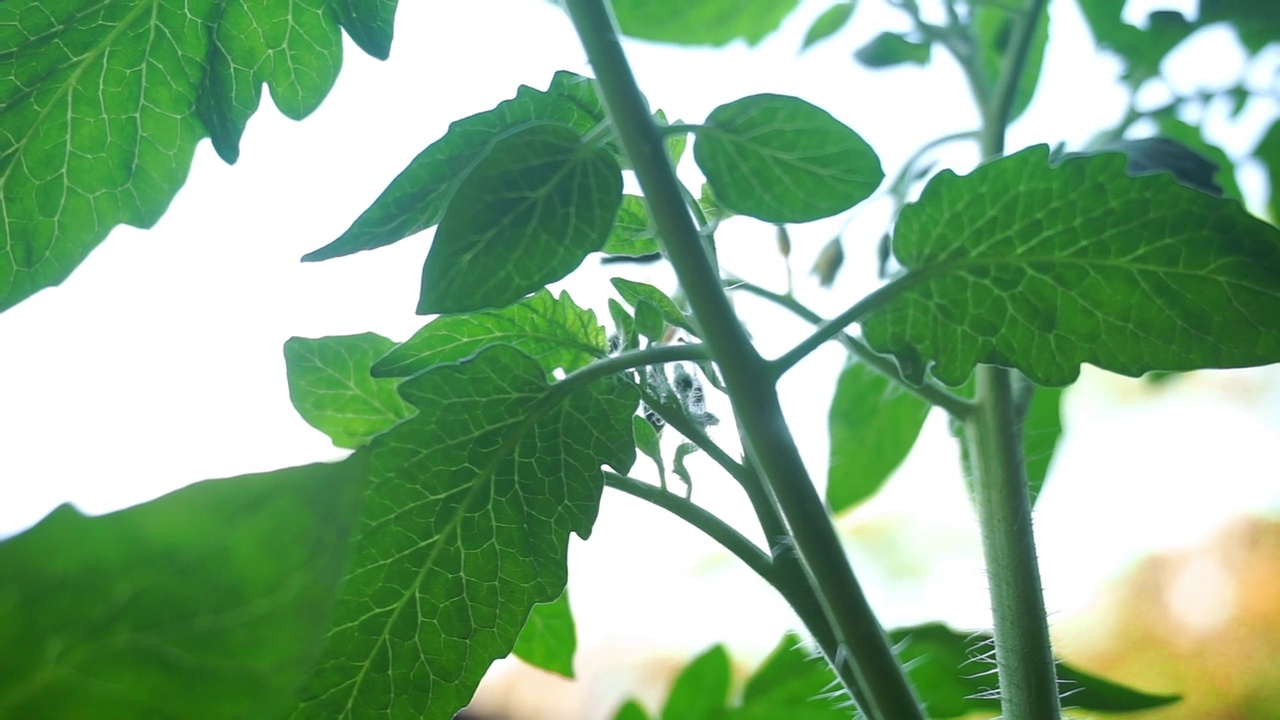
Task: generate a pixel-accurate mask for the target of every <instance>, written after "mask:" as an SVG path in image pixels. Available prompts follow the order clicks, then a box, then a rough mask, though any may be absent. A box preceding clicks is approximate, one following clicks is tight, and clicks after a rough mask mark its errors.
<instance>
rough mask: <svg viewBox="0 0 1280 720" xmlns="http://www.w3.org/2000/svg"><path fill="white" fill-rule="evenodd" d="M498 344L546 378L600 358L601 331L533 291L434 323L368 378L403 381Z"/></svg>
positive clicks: (587, 315) (568, 303)
mask: <svg viewBox="0 0 1280 720" xmlns="http://www.w3.org/2000/svg"><path fill="white" fill-rule="evenodd" d="M496 343H504V344H507V345H511V346H513V347H516V348H519V349H520V351H521V352H523V353H525V354H527V355H529V356H531V357H533V358H534V359H536V360H537V361H538V362H539V363H541V364H542V367H543V368H544V369H545V370H546V371H547V372H548V373H550V372H551V371H552V370H555V369H556V368H562V369H564V370H565V371H566V372H569V371H572V370H577V369H578V368H580V367H583V366H584V365H586V364H587V363H589V362H591V361H592V360H594V359H595V358H597V357H600V356H601V355H603V354H604V350H605V337H604V329H603V328H601V327H600V325H599V324H598V323H597V322H596V315H595V313H594V312H592V311H590V310H583V309H582V308H580V307H578V306H577V305H576V304H574V302H573V298H571V297H569V293H567V292H562V293H560V297H558V298H557V297H555V296H553V295H552V294H551V293H550V292H549V291H547V290H545V289H544V290H539V291H538V292H536V293H534V294H533V295H531V296H530V297H528V298H526V299H524V300H521V301H520V302H518V303H516V304H514V305H508V306H507V307H504V308H500V309H497V310H484V311H481V312H475V313H467V314H463V315H447V316H444V317H440V318H436V319H435V320H432V321H431V322H429V323H427V324H426V325H425V326H423V327H422V329H421V330H419V331H418V332H416V333H414V334H413V337H411V338H409V339H408V340H406V341H405V342H403V343H401V344H399V345H397V346H396V347H395V348H393V349H392V350H391V351H390V352H388V353H387V354H386V356H385V357H383V358H382V359H380V360H378V361H377V362H376V363H374V364H373V369H372V372H373V375H374V377H408V376H410V375H414V374H416V373H419V372H421V371H423V370H426V369H427V368H429V367H432V366H434V365H439V364H441V363H447V362H455V361H457V360H461V359H463V358H465V357H468V356H470V355H473V354H475V353H476V352H477V351H479V350H480V349H481V348H483V347H485V346H486V345H493V344H496Z"/></svg>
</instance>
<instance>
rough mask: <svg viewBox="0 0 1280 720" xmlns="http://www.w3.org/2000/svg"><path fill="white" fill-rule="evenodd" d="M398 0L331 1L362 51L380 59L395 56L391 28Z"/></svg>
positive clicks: (331, 4)
mask: <svg viewBox="0 0 1280 720" xmlns="http://www.w3.org/2000/svg"><path fill="white" fill-rule="evenodd" d="M397 2H398V0H330V2H329V7H332V8H333V9H334V12H336V13H338V17H340V18H342V27H343V28H344V29H345V30H346V31H347V34H348V35H350V36H351V39H352V40H354V41H355V43H356V45H359V46H360V49H361V50H364V51H365V52H367V53H369V54H370V55H372V56H373V57H376V58H378V59H379V60H386V59H387V58H388V57H389V56H390V55H391V25H392V21H393V20H394V19H395V15H396V3H397Z"/></svg>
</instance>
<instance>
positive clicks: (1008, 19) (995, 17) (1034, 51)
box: [972, 3, 1049, 121]
mask: <svg viewBox="0 0 1280 720" xmlns="http://www.w3.org/2000/svg"><path fill="white" fill-rule="evenodd" d="M1015 19H1016V17H1015V15H1014V13H1011V12H1010V11H1009V9H1008V8H1007V7H1006V6H1004V5H988V4H985V3H984V4H981V5H978V6H976V7H974V8H973V20H972V29H973V37H974V46H975V47H976V48H977V49H978V64H979V67H980V68H981V69H982V76H983V77H985V78H986V79H987V82H988V83H989V85H990V87H991V89H994V87H995V84H996V81H997V79H998V78H999V77H1000V72H1001V70H1002V69H1003V67H1004V59H1005V56H1006V55H1007V54H1008V51H1009V43H1010V42H1011V41H1012V39H1013V22H1014V20H1015ZM1048 41H1049V13H1047V12H1042V13H1040V21H1039V22H1038V23H1037V24H1036V29H1035V33H1034V34H1033V35H1032V36H1031V45H1030V47H1029V48H1028V51H1027V59H1026V63H1025V64H1024V65H1023V69H1022V77H1021V78H1019V79H1018V89H1017V92H1015V93H1014V96H1013V106H1012V107H1011V108H1010V112H1009V120H1010V121H1012V120H1014V119H1015V118H1017V117H1018V116H1019V115H1021V114H1022V112H1023V111H1024V110H1026V109H1027V106H1028V105H1030V104H1031V98H1032V96H1033V95H1035V92H1036V83H1038V82H1039V81H1040V68H1041V66H1042V65H1044V48H1045V44H1046V43H1048Z"/></svg>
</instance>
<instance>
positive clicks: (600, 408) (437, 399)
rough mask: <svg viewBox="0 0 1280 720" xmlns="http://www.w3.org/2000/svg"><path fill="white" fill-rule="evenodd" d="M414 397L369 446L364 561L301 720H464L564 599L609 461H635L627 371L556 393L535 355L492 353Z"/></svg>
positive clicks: (415, 390)
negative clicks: (481, 691) (491, 673)
mask: <svg viewBox="0 0 1280 720" xmlns="http://www.w3.org/2000/svg"><path fill="white" fill-rule="evenodd" d="M400 393H401V394H402V395H403V396H404V398H405V399H406V400H408V401H409V402H410V403H411V404H412V405H414V406H415V407H417V408H418V409H419V410H420V412H419V413H418V414H417V415H415V416H414V417H412V418H410V419H409V420H407V421H405V422H403V423H401V424H400V425H398V426H396V427H395V428H393V429H392V430H390V431H389V432H386V433H383V434H382V435H379V436H378V437H377V438H376V439H375V440H374V441H373V443H372V445H371V446H370V450H371V451H372V461H373V478H374V483H373V487H372V489H371V490H370V491H369V493H368V495H367V497H366V499H365V504H366V508H367V509H366V511H365V513H364V516H363V522H362V524H361V527H360V531H359V534H358V537H357V539H356V554H355V558H354V559H353V562H352V563H351V566H350V570H349V572H348V575H347V579H346V584H345V586H344V588H343V593H342V599H341V601H340V602H339V606H338V611H337V619H336V621H335V622H334V625H333V629H332V631H331V632H330V634H329V638H328V643H327V645H326V649H325V651H324V654H323V656H322V658H321V661H320V663H319V664H318V665H317V667H316V671H315V674H314V675H313V676H312V678H311V680H310V681H309V682H308V684H307V685H306V687H305V689H304V692H303V695H302V697H303V698H304V701H303V704H302V706H301V707H300V708H299V709H298V711H297V713H296V714H295V717H297V718H317V719H320V718H323V719H324V720H329V719H331V718H335V717H352V718H375V717H376V718H388V717H415V718H424V719H425V720H437V719H439V720H444V719H446V718H451V717H452V716H453V713H454V712H456V711H457V710H458V709H459V708H460V707H462V706H463V705H464V704H465V703H466V702H467V701H468V700H470V698H471V695H472V693H473V692H474V691H475V688H476V685H477V684H478V683H479V681H480V677H481V676H482V675H483V674H484V672H485V670H486V669H487V668H488V667H489V665H490V663H491V662H492V661H493V660H495V659H497V658H500V657H505V656H506V655H508V654H509V653H510V652H511V649H512V647H513V646H514V644H515V641H516V637H517V636H518V634H519V632H520V629H521V627H522V626H523V624H524V622H525V619H526V618H527V617H528V615H529V612H530V610H531V609H532V608H533V606H534V605H535V604H537V603H545V602H550V601H552V600H554V599H556V598H557V597H559V596H560V595H561V593H562V592H563V591H564V586H565V579H566V567H565V560H566V554H567V550H568V542H569V534H570V533H571V532H572V533H576V534H577V535H579V536H580V537H583V538H586V537H587V536H588V535H589V534H590V532H591V527H592V525H593V524H594V522H595V518H596V513H597V511H598V508H599V502H600V495H601V492H602V491H603V489H604V477H603V474H602V473H601V470H600V466H601V465H603V464H607V465H609V466H611V467H612V468H614V469H615V470H617V471H618V472H622V473H625V472H627V471H628V470H629V469H630V467H631V465H632V463H633V462H634V461H635V445H634V443H633V442H632V437H631V417H632V415H633V414H634V413H635V410H636V406H637V398H636V391H635V387H634V385H632V384H630V383H628V382H627V381H625V380H624V379H623V378H621V377H619V376H616V375H614V376H609V377H607V378H604V379H602V380H600V381H598V382H595V383H593V384H591V385H588V386H585V387H584V386H578V387H572V388H570V387H568V386H564V385H548V384H547V372H546V370H545V369H544V367H543V366H542V365H541V364H540V363H539V362H538V361H537V360H535V359H534V358H532V357H530V356H528V355H525V354H523V353H521V352H520V351H519V350H517V349H515V348H513V347H511V346H509V345H494V346H491V347H488V348H485V349H483V350H481V351H479V352H478V353H476V354H474V355H471V356H469V357H467V358H465V359H463V360H461V361H459V362H456V363H449V364H443V365H436V366H434V367H431V368H430V369H428V370H425V371H424V372H422V373H420V374H418V375H415V376H413V377H411V378H409V379H407V380H405V381H404V382H403V383H402V384H401V385H400Z"/></svg>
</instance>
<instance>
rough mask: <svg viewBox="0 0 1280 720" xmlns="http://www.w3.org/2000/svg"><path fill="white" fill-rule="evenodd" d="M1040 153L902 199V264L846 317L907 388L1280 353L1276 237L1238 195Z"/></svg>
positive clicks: (940, 179) (1219, 362)
mask: <svg viewBox="0 0 1280 720" xmlns="http://www.w3.org/2000/svg"><path fill="white" fill-rule="evenodd" d="M1048 159H1049V151H1048V148H1047V147H1045V146H1038V147H1033V148H1029V149H1027V150H1024V151H1022V152H1019V153H1017V154H1015V155H1011V156H1009V157H1006V158H1003V159H1000V160H996V161H994V162H991V163H989V164H986V165H983V166H982V167H980V168H978V169H977V170H975V171H974V172H973V173H971V174H970V175H968V176H964V177H960V176H957V175H955V174H954V173H952V172H950V171H944V172H942V173H939V174H938V175H937V176H935V177H934V178H933V180H932V181H930V183H929V185H928V186H927V187H925V189H924V192H923V194H922V195H921V197H920V200H919V202H917V203H915V204H912V205H909V206H907V207H905V208H903V210H902V213H901V215H900V217H899V219H898V221H897V224H896V227H895V235H894V252H895V254H896V255H897V257H898V260H899V262H900V263H901V264H902V265H903V267H904V268H906V271H907V272H906V274H905V276H903V277H900V278H898V279H897V280H895V281H894V282H895V286H891V287H893V289H892V290H890V291H885V294H884V295H882V298H883V300H882V302H880V303H878V304H877V305H876V306H875V307H874V308H873V309H872V310H871V311H869V312H868V313H867V315H866V316H865V317H864V318H863V320H862V330H863V333H864V334H865V336H866V339H867V342H868V343H870V344H871V346H872V347H874V348H875V349H876V350H877V351H878V352H882V353H886V354H892V355H894V356H895V357H896V358H897V361H898V363H899V365H900V366H901V367H902V369H903V372H904V374H905V375H906V376H907V377H909V378H912V379H913V380H916V381H919V380H922V379H923V376H924V372H925V370H926V368H927V367H930V366H931V367H932V371H933V374H934V375H935V376H936V377H937V378H938V379H939V380H941V381H942V382H944V383H946V384H948V385H958V384H960V383H961V382H963V381H964V380H965V378H967V377H968V376H969V374H970V373H971V372H972V371H973V368H974V367H975V365H977V364H978V363H990V364H994V365H1002V366H1006V367H1013V368H1016V369H1018V370H1020V371H1021V372H1023V373H1024V374H1025V375H1026V376H1027V377H1028V378H1029V379H1031V381H1032V382H1035V383H1037V384H1039V385H1051V386H1058V385H1065V384H1067V383H1070V382H1071V381H1073V380H1074V379H1075V378H1076V376H1077V375H1078V374H1079V372H1080V365H1081V363H1085V362H1088V363H1092V364H1094V365H1096V366H1098V367H1100V368H1103V369H1105V370H1110V371H1113V372H1118V373H1121V374H1124V375H1129V376H1133V377H1136V376H1138V375H1141V374H1143V373H1145V372H1149V371H1151V370H1193V369H1199V368H1209V367H1222V368H1232V367H1247V366H1253V365H1262V364H1266V363H1272V362H1276V361H1278V360H1280V231H1277V230H1276V229H1275V228H1274V227H1271V226H1270V225H1267V224H1266V223H1264V222H1262V221H1260V220H1258V219H1256V218H1253V217H1251V216H1250V215H1249V214H1248V213H1247V212H1245V210H1244V209H1243V208H1242V207H1241V206H1240V205H1239V203H1236V202H1232V201H1229V200H1222V199H1219V198H1215V197H1212V196H1210V195H1206V194H1205V193H1202V192H1198V191H1196V190H1192V189H1190V188H1186V187H1183V186H1182V185H1179V184H1178V183H1177V182H1175V181H1174V180H1173V178H1172V177H1170V176H1169V175H1166V174H1159V175H1150V176H1144V177H1136V178H1135V177H1130V176H1129V175H1128V174H1127V173H1126V170H1125V158H1124V156H1123V155H1120V154H1113V153H1106V154H1099V155H1093V156H1088V157H1069V158H1066V159H1064V160H1063V161H1062V162H1061V163H1060V164H1058V165H1056V166H1053V167H1051V166H1050V165H1049V162H1048Z"/></svg>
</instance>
